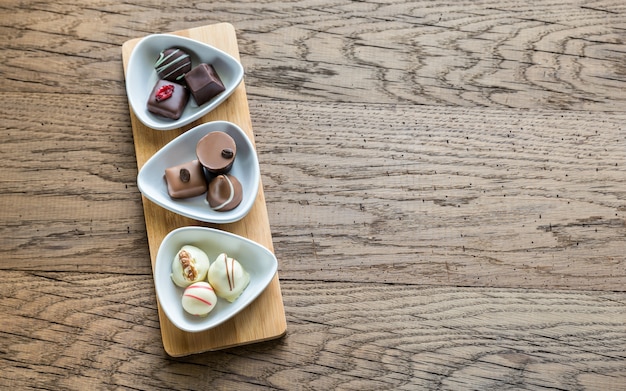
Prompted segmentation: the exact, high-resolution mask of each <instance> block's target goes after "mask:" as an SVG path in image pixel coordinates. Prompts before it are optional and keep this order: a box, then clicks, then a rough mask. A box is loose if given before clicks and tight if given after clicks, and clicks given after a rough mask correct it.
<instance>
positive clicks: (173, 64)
mask: <svg viewBox="0 0 626 391" xmlns="http://www.w3.org/2000/svg"><path fill="white" fill-rule="evenodd" d="M154 69H155V70H156V72H157V75H158V76H159V79H164V80H169V81H175V82H177V83H181V84H182V83H185V74H186V73H187V72H189V71H190V70H191V57H190V56H189V54H188V53H187V52H186V51H184V50H183V49H180V48H169V49H165V50H164V51H162V52H161V53H159V58H158V59H157V61H156V63H155V64H154Z"/></svg>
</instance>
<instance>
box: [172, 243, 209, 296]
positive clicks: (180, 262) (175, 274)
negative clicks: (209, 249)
mask: <svg viewBox="0 0 626 391" xmlns="http://www.w3.org/2000/svg"><path fill="white" fill-rule="evenodd" d="M210 263H211V261H209V257H208V256H207V255H206V253H205V252H204V251H202V250H200V249H199V248H198V247H195V246H190V245H186V246H183V247H182V248H181V249H180V250H179V251H178V253H176V256H175V257H174V260H173V261H172V275H171V277H172V281H174V284H176V285H178V286H179V287H181V288H186V287H188V286H189V285H191V284H193V283H194V282H198V281H202V280H204V279H206V275H207V272H208V271H209V265H210Z"/></svg>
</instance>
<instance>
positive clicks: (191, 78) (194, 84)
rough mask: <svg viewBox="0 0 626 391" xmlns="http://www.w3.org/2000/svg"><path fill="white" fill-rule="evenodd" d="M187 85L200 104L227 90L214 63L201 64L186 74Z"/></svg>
mask: <svg viewBox="0 0 626 391" xmlns="http://www.w3.org/2000/svg"><path fill="white" fill-rule="evenodd" d="M185 81H186V82H187V87H189V90H190V91H191V95H192V96H193V99H194V100H195V101H196V103H197V104H198V106H202V105H203V104H205V103H206V102H208V101H210V100H211V99H213V98H214V97H215V96H217V95H218V94H219V93H221V92H223V91H224V90H225V88H224V83H222V80H221V79H220V77H219V75H218V74H217V72H216V71H215V68H213V66H212V65H209V64H205V63H202V64H199V65H198V66H195V67H194V68H192V69H191V70H190V71H189V72H187V73H186V74H185Z"/></svg>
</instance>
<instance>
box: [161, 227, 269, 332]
mask: <svg viewBox="0 0 626 391" xmlns="http://www.w3.org/2000/svg"><path fill="white" fill-rule="evenodd" d="M186 244H190V245H192V246H196V247H198V248H200V249H201V250H203V251H204V252H206V253H207V255H208V256H209V260H210V261H211V263H212V262H214V261H215V259H216V258H217V256H218V255H219V254H221V253H226V254H228V256H229V257H232V258H235V259H236V260H238V261H239V263H240V264H241V266H243V268H244V269H245V270H246V271H247V272H248V273H249V274H250V284H249V285H248V287H247V288H246V289H245V290H244V291H243V292H242V293H241V296H239V297H238V298H237V299H236V300H235V301H233V302H232V303H229V302H228V301H226V300H224V299H221V298H218V301H217V305H216V307H215V308H214V309H213V310H212V311H211V312H209V314H208V315H207V316H206V317H198V316H194V315H190V314H188V313H187V312H185V310H184V309H183V307H182V303H181V300H182V295H183V291H184V289H182V288H180V287H178V286H176V285H175V284H174V282H172V279H171V277H170V275H171V273H172V261H173V260H174V257H175V256H176V254H177V253H178V251H179V250H180V248H181V247H182V246H184V245H186ZM277 269H278V261H277V260H276V256H275V255H274V254H273V253H272V252H271V251H269V250H268V249H267V248H265V247H263V246H261V245H260V244H258V243H255V242H253V241H252V240H249V239H246V238H244V237H241V236H238V235H235V234H232V233H229V232H225V231H221V230H218V229H213V228H206V227H182V228H178V229H176V230H174V231H172V232H170V233H169V234H168V235H167V236H166V237H165V238H164V239H163V242H161V246H160V247H159V250H158V252H157V257H156V264H155V267H154V285H155V289H156V294H157V297H158V299H159V303H160V305H161V309H162V310H163V311H164V312H165V315H166V316H167V317H168V319H169V320H170V321H171V322H172V323H173V324H174V326H176V327H178V328H179V329H181V330H184V331H188V332H199V331H204V330H208V329H211V328H213V327H215V326H217V325H219V324H221V323H223V322H225V321H227V320H228V319H230V318H232V317H233V316H235V315H236V314H237V313H239V312H240V311H241V310H243V309H244V308H246V307H247V306H248V305H249V304H250V303H252V301H254V299H256V298H257V297H258V296H259V295H260V294H261V292H263V291H264V290H265V288H267V286H268V285H269V283H270V282H271V281H272V279H273V278H274V275H275V274H276V271H277Z"/></svg>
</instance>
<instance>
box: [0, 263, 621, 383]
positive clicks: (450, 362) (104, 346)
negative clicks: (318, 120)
mask: <svg viewBox="0 0 626 391" xmlns="http://www.w3.org/2000/svg"><path fill="white" fill-rule="evenodd" d="M282 286H283V287H284V299H285V306H286V309H287V311H286V312H287V314H288V315H287V316H288V322H289V325H290V326H289V332H288V335H287V336H286V337H285V338H283V339H279V340H275V341H270V342H265V343H260V344H253V345H247V346H244V347H238V348H234V349H227V350H224V351H220V352H211V353H205V354H200V355H194V356H189V357H185V358H179V359H168V358H167V357H166V356H165V353H164V352H163V350H162V348H161V342H160V335H159V331H158V328H159V320H158V318H157V315H156V307H155V304H154V303H155V302H154V292H153V287H152V284H151V282H150V281H149V280H148V279H146V278H144V277H143V276H124V275H116V274H96V273H92V274H76V273H69V272H63V273H50V272H37V273H30V272H29V273H27V272H5V273H4V276H3V284H2V285H0V293H1V294H2V297H3V300H2V302H1V306H2V308H1V309H2V312H3V313H4V314H7V313H8V314H10V318H7V317H6V316H3V317H2V318H0V330H2V335H3V338H1V339H0V347H1V350H2V360H1V361H0V362H1V363H2V368H3V370H2V371H0V384H3V385H4V386H7V387H8V386H11V387H14V389H15V388H18V389H33V388H42V389H84V388H125V389H146V390H147V389H149V390H183V389H203V388H205V387H211V388H214V389H230V388H233V387H234V388H237V389H242V390H252V389H307V390H318V389H337V390H359V389H366V390H381V389H415V388H419V389H438V390H450V389H480V390H492V389H493V390H496V389H525V390H541V389H548V388H554V389H602V390H619V389H621V388H620V384H622V385H623V384H624V381H626V372H625V371H624V365H623V362H624V359H625V358H626V357H625V356H624V352H625V351H626V329H625V328H624V327H623V326H624V320H625V319H626V305H625V304H626V295H625V294H624V293H617V292H615V293H612V292H586V291H578V292H571V291H566V292H558V291H555V292H547V291H545V290H515V289H493V288H455V289H450V288H445V287H444V288H436V287H426V286H422V287H417V286H403V285H397V284H381V283H375V282H372V283H368V284H359V283H336V282H327V283H325V284H319V283H318V282H305V281H284V280H283V281H282Z"/></svg>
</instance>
